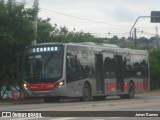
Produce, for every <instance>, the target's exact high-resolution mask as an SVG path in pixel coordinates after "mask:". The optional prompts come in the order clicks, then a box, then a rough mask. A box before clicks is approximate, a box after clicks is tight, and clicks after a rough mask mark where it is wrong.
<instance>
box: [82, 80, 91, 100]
mask: <svg viewBox="0 0 160 120" xmlns="http://www.w3.org/2000/svg"><path fill="white" fill-rule="evenodd" d="M90 100H91V88H90V86H89V85H88V84H87V83H85V84H84V86H83V97H82V101H90Z"/></svg>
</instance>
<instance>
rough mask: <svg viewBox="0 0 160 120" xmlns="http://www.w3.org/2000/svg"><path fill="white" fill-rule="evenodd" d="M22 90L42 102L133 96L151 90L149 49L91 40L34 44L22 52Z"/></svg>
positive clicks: (27, 95)
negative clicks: (121, 46)
mask: <svg viewBox="0 0 160 120" xmlns="http://www.w3.org/2000/svg"><path fill="white" fill-rule="evenodd" d="M23 90H24V94H25V96H26V97H27V98H29V97H41V98H44V100H45V102H51V101H57V100H59V99H61V98H80V99H82V100H84V101H89V100H93V99H95V100H103V99H105V98H106V96H111V95H118V96H120V97H121V98H133V97H134V94H135V93H140V92H145V91H148V90H150V78H149V64H148V53H147V51H146V50H134V49H128V48H120V47H118V46H116V45H108V44H95V43H91V42H84V43H42V44H36V45H33V46H30V47H27V48H26V50H25V52H24V60H23Z"/></svg>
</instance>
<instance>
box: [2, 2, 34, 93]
mask: <svg viewBox="0 0 160 120" xmlns="http://www.w3.org/2000/svg"><path fill="white" fill-rule="evenodd" d="M34 14H35V13H34ZM34 14H30V13H29V12H28V11H27V10H25V9H24V5H23V4H13V3H10V2H4V0H0V21H1V22H0V26H1V27H0V56H1V57H0V63H1V64H0V68H1V69H0V91H1V89H2V86H6V87H7V88H10V86H11V85H15V84H16V83H17V80H18V74H17V67H18V65H19V64H17V54H18V53H20V52H22V51H23V50H24V48H25V46H26V45H29V44H30V43H31V40H33V36H34V35H33V21H32V20H31V19H30V17H31V16H34ZM0 96H1V95H0Z"/></svg>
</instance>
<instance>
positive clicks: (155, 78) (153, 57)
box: [149, 49, 160, 89]
mask: <svg viewBox="0 0 160 120" xmlns="http://www.w3.org/2000/svg"><path fill="white" fill-rule="evenodd" d="M149 65H150V79H151V89H159V88H160V84H159V83H160V74H159V73H160V49H151V50H149Z"/></svg>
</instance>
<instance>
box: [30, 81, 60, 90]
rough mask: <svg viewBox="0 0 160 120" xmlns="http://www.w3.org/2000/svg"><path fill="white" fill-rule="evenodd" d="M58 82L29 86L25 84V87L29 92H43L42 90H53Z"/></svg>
mask: <svg viewBox="0 0 160 120" xmlns="http://www.w3.org/2000/svg"><path fill="white" fill-rule="evenodd" d="M57 84H58V82H54V83H47V84H29V83H27V86H28V87H29V89H30V90H31V91H43V90H53V89H54V88H55V87H56V85H57Z"/></svg>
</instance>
